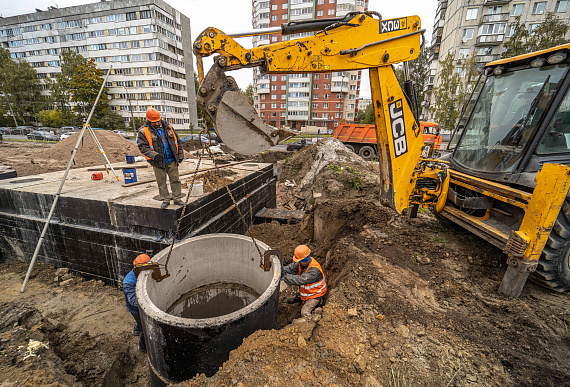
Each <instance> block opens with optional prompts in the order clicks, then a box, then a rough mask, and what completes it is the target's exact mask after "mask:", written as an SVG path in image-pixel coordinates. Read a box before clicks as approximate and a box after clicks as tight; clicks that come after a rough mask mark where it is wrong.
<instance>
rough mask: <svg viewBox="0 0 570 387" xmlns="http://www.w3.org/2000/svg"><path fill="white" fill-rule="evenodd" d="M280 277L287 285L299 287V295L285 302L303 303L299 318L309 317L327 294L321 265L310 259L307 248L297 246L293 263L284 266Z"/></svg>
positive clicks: (309, 251) (309, 252)
mask: <svg viewBox="0 0 570 387" xmlns="http://www.w3.org/2000/svg"><path fill="white" fill-rule="evenodd" d="M281 275H282V277H283V281H285V283H286V284H287V285H298V286H299V295H298V296H296V297H294V298H292V299H290V300H288V301H287V302H288V303H290V304H294V303H297V302H304V303H305V304H304V305H303V307H302V308H301V316H303V317H306V316H309V315H310V314H311V313H312V312H313V310H314V309H315V308H316V307H317V306H321V305H322V304H323V297H324V295H325V293H326V292H327V282H326V280H325V273H324V272H323V269H322V268H321V265H319V263H318V262H317V261H316V260H315V259H314V258H312V257H311V250H310V249H309V248H308V247H307V246H305V245H300V246H297V248H296V249H295V253H294V255H293V263H291V264H290V265H287V266H285V267H284V268H283V270H282V274H281Z"/></svg>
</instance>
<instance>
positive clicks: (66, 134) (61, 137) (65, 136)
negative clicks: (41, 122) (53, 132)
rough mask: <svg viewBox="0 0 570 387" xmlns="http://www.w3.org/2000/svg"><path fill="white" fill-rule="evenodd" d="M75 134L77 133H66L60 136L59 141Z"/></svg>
mask: <svg viewBox="0 0 570 387" xmlns="http://www.w3.org/2000/svg"><path fill="white" fill-rule="evenodd" d="M75 133H77V132H66V133H64V134H62V135H61V136H59V139H60V140H65V139H66V138H68V137H71V136H73V135H74V134H75Z"/></svg>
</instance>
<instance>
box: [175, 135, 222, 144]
mask: <svg viewBox="0 0 570 387" xmlns="http://www.w3.org/2000/svg"><path fill="white" fill-rule="evenodd" d="M198 136H199V137H200V140H201V141H202V142H204V143H207V142H208V137H206V135H205V134H202V135H198V134H188V135H186V136H183V137H180V141H181V142H182V143H185V142H187V141H198ZM214 136H216V135H215V134H214ZM214 136H212V135H210V138H211V139H212V145H216V144H217V143H218V140H217V138H218V137H217V136H216V137H214Z"/></svg>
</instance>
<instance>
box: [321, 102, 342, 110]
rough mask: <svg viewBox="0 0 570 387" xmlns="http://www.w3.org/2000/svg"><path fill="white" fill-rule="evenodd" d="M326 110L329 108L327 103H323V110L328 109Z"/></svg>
mask: <svg viewBox="0 0 570 387" xmlns="http://www.w3.org/2000/svg"><path fill="white" fill-rule="evenodd" d="M337 107H339V106H337ZM328 108H329V104H328V103H324V104H323V109H328Z"/></svg>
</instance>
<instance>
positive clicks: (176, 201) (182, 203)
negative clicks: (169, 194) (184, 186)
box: [174, 199, 184, 206]
mask: <svg viewBox="0 0 570 387" xmlns="http://www.w3.org/2000/svg"><path fill="white" fill-rule="evenodd" d="M174 205H175V206H183V205H184V202H183V201H182V200H180V199H178V200H175V201H174Z"/></svg>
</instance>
